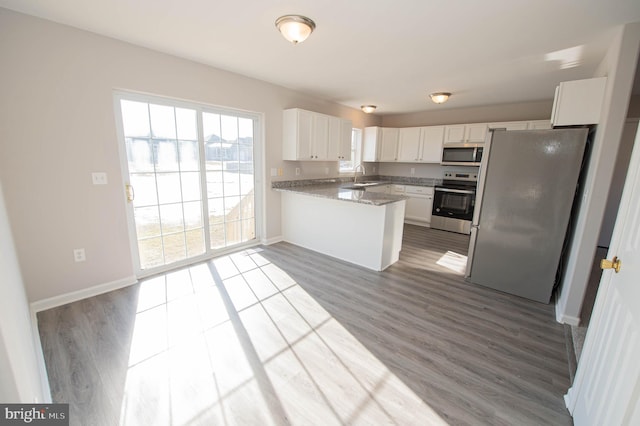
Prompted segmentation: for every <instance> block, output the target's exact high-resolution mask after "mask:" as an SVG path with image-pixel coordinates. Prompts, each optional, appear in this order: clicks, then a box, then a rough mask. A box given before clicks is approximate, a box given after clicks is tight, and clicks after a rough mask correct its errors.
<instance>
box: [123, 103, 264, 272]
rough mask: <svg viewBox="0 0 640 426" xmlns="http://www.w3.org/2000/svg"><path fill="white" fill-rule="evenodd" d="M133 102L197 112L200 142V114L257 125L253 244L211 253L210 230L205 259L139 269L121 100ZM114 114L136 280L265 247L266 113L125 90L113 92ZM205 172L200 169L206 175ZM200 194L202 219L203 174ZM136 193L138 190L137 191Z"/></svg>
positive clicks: (124, 205) (205, 210) (204, 186)
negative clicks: (235, 117) (234, 117)
mask: <svg viewBox="0 0 640 426" xmlns="http://www.w3.org/2000/svg"><path fill="white" fill-rule="evenodd" d="M123 99H125V100H131V101H138V102H145V103H154V104H158V105H167V106H172V107H178V108H189V109H195V110H196V111H197V120H198V134H199V136H198V138H199V139H200V138H201V137H202V138H203V137H204V136H203V135H200V133H201V131H200V130H201V129H202V118H201V114H202V113H203V112H210V113H214V114H225V113H227V114H228V113H233V114H237V115H238V116H241V117H243V118H250V119H252V120H253V121H254V126H253V179H254V206H255V207H254V215H255V219H254V223H255V225H254V226H255V238H254V239H253V240H251V241H247V242H245V243H240V244H237V245H234V246H232V247H225V248H222V249H217V250H212V249H210V237H209V230H208V229H205V245H206V247H205V253H204V254H202V255H198V256H194V257H190V258H187V259H185V260H181V261H178V262H174V263H171V264H169V265H162V266H158V267H154V268H152V269H149V270H144V269H141V268H140V253H139V251H138V240H137V237H136V235H137V231H136V224H135V218H134V215H133V209H132V208H131V207H130V206H129V201H128V200H127V189H126V185H127V184H128V183H129V168H128V158H127V151H126V149H125V140H124V126H123V122H122V111H121V108H120V101H121V100H123ZM113 111H114V118H115V122H116V132H117V135H116V136H117V144H118V154H119V160H120V174H121V177H122V183H123V186H122V200H123V207H124V209H125V213H126V217H127V230H128V234H129V248H130V250H131V261H132V265H133V269H134V274H135V276H136V277H137V278H138V279H140V278H145V277H148V276H152V275H156V274H159V273H163V272H167V271H170V270H173V269H178V268H181V267H184V266H188V265H192V264H194V263H198V262H202V261H205V260H209V259H212V258H214V257H217V256H222V255H225V254H228V253H231V252H234V251H238V250H241V249H244V248H248V247H254V246H257V245H260V244H261V243H262V239H263V235H264V230H265V229H266V217H265V216H266V209H265V190H264V182H265V180H264V178H263V176H264V167H265V166H264V165H265V158H264V153H265V149H264V113H260V112H253V111H246V110H241V109H237V108H231V107H224V106H218V105H211V104H205V103H202V102H190V101H184V100H179V99H175V98H169V97H165V96H158V95H152V94H146V93H140V92H132V91H126V90H114V91H113ZM200 142H202V141H201V140H198V149H199V153H200V160H201V164H200V165H201V167H202V166H203V163H204V145H203V144H201V143H200ZM203 170H205V169H201V171H203ZM200 182H201V191H203V193H204V195H205V196H204V198H203V199H202V209H203V217H204V215H205V214H207V211H208V207H207V199H206V176H204V175H202V174H201V180H200ZM134 190H135V189H134Z"/></svg>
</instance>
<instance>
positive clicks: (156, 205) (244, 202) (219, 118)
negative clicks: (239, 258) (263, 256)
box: [116, 94, 259, 275]
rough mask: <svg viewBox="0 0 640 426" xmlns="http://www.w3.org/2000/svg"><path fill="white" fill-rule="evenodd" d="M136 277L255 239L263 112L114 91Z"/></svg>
mask: <svg viewBox="0 0 640 426" xmlns="http://www.w3.org/2000/svg"><path fill="white" fill-rule="evenodd" d="M116 110H117V111H116V114H117V115H118V118H121V121H120V122H119V131H120V143H121V148H122V149H121V152H122V158H123V169H124V170H125V171H126V172H125V173H124V176H125V181H126V196H127V201H128V203H127V205H128V216H129V219H130V222H131V224H130V229H131V232H132V234H134V236H132V238H131V240H132V252H133V253H134V263H135V264H136V267H137V271H138V275H148V274H150V273H155V272H160V271H162V270H166V269H169V268H171V267H174V266H179V265H182V264H187V263H190V262H193V261H196V260H199V259H200V258H204V257H206V256H210V255H212V254H214V253H215V252H216V251H221V250H225V249H229V248H231V247H236V246H239V245H244V244H247V243H251V242H253V241H254V240H255V239H256V194H255V164H254V161H255V151H256V150H255V139H256V138H255V133H256V129H258V128H259V126H258V117H257V116H251V115H249V114H246V113H240V112H234V111H231V110H214V109H213V108H207V107H202V106H200V105H189V104H184V103H182V102H172V101H170V100H165V99H156V98H148V97H140V96H137V95H126V94H118V95H116Z"/></svg>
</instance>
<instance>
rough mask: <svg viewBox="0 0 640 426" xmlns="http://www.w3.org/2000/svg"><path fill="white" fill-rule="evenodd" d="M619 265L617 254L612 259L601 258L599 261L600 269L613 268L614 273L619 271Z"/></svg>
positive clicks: (620, 263)
mask: <svg viewBox="0 0 640 426" xmlns="http://www.w3.org/2000/svg"><path fill="white" fill-rule="evenodd" d="M621 267H622V261H621V260H620V259H618V256H615V257H614V258H613V260H607V259H602V260H601V261H600V269H613V270H615V271H616V274H617V273H618V272H620V268H621Z"/></svg>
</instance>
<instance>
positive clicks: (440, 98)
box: [429, 92, 451, 104]
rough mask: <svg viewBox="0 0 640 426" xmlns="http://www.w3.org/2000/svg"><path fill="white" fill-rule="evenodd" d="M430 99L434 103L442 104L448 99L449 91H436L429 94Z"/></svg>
mask: <svg viewBox="0 0 640 426" xmlns="http://www.w3.org/2000/svg"><path fill="white" fill-rule="evenodd" d="M429 96H430V97H431V100H432V101H433V102H434V103H436V104H443V103H445V102H447V101H448V100H449V96H451V93H448V92H436V93H432V94H430V95H429Z"/></svg>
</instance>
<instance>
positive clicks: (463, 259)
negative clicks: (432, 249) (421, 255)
mask: <svg viewBox="0 0 640 426" xmlns="http://www.w3.org/2000/svg"><path fill="white" fill-rule="evenodd" d="M436 264H438V265H440V266H444V267H445V268H447V269H450V270H452V271H454V272H456V273H458V274H461V275H463V274H464V273H465V272H466V269H467V256H465V255H463V254H458V253H456V252H453V251H447V252H446V253H445V254H444V255H443V256H442V257H441V258H440V259H439V260H438V261H437V262H436Z"/></svg>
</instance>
